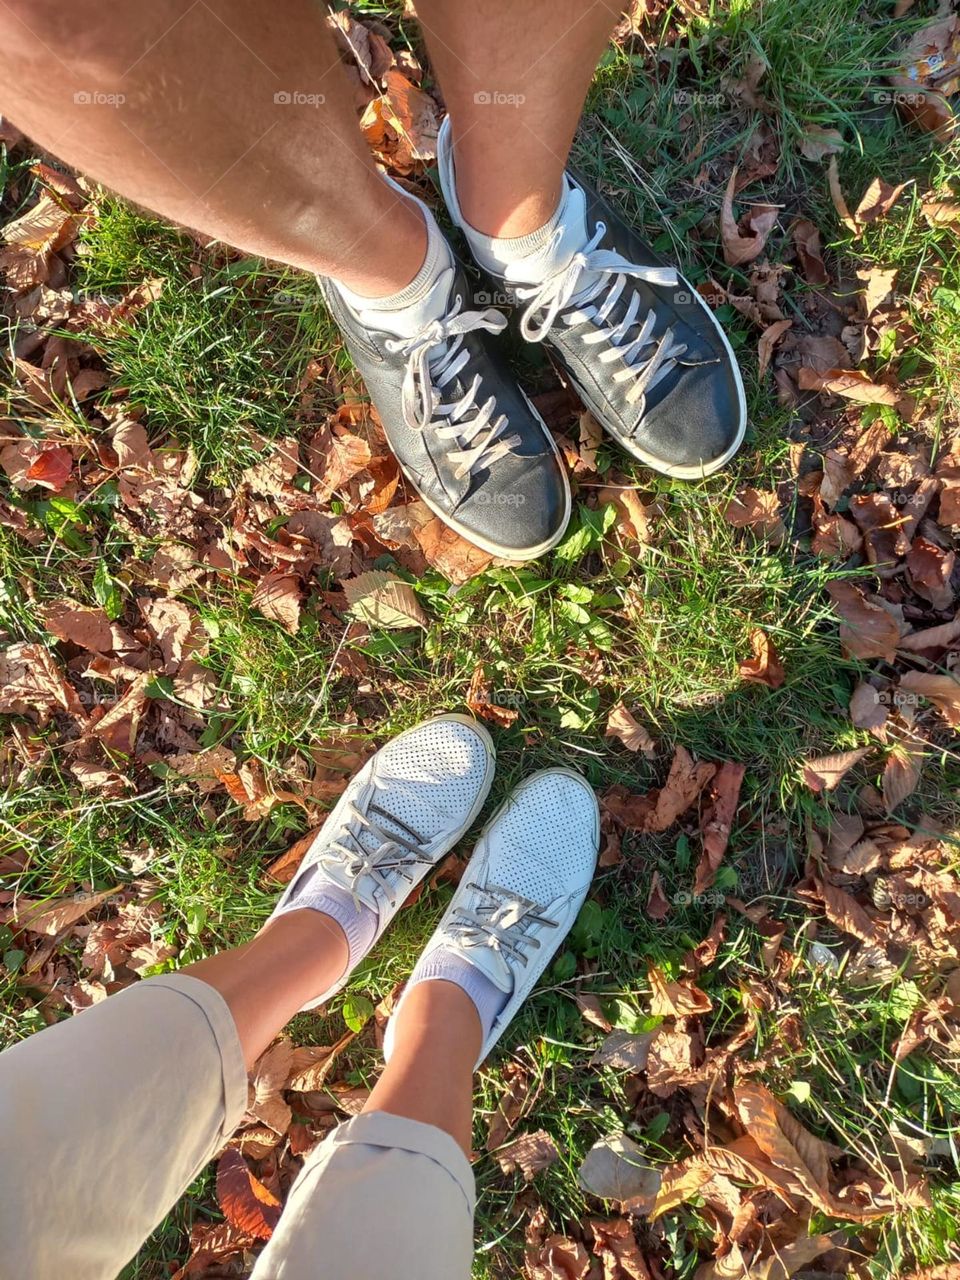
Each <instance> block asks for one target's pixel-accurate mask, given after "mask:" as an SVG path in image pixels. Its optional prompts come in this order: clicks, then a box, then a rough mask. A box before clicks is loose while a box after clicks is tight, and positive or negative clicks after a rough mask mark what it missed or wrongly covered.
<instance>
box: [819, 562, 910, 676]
mask: <svg viewBox="0 0 960 1280" xmlns="http://www.w3.org/2000/svg"><path fill="white" fill-rule="evenodd" d="M827 593H828V595H829V596H830V598H831V599H832V600H833V604H834V608H835V609H836V611H837V613H838V614H839V615H840V618H841V620H842V621H841V625H840V643H841V644H842V645H843V648H844V650H845V651H846V652H847V653H848V654H850V655H851V656H852V657H854V658H883V659H884V660H885V661H886V662H893V660H894V658H895V656H896V652H897V646H898V644H899V642H900V624H899V623H898V622H897V619H896V618H895V617H894V616H893V614H892V613H890V612H889V611H888V610H887V609H885V608H883V606H882V605H880V604H876V603H874V602H873V601H871V600H868V599H867V597H866V596H865V595H864V594H863V592H862V591H861V590H860V589H859V588H858V587H856V586H854V584H853V583H852V582H842V581H841V582H829V583H827Z"/></svg>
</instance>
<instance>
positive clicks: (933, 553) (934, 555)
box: [907, 534, 957, 610]
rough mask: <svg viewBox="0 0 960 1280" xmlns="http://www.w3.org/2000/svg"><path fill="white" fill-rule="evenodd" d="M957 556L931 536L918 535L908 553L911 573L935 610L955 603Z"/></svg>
mask: <svg viewBox="0 0 960 1280" xmlns="http://www.w3.org/2000/svg"><path fill="white" fill-rule="evenodd" d="M956 562H957V557H956V554H955V553H954V552H953V551H948V550H945V549H944V548H943V547H938V546H937V544H936V543H935V542H931V541H930V540H929V539H928V538H924V537H922V536H920V535H919V534H918V535H917V537H916V538H914V540H913V544H912V546H911V547H910V550H909V551H908V553H907V573H908V574H909V577H910V584H911V586H912V587H913V589H914V591H916V593H917V595H919V596H922V597H923V598H924V600H927V601H929V602H930V604H931V605H932V606H933V607H934V609H938V610H946V609H949V608H950V606H951V605H952V604H953V602H954V598H955V596H954V590H953V587H952V586H951V579H952V577H953V571H954V568H955V567H956Z"/></svg>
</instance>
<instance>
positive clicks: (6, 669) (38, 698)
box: [0, 643, 86, 724]
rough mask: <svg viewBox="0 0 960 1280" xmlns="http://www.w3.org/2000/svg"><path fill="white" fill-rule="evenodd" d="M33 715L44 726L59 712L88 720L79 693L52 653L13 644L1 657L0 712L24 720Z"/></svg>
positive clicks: (42, 647) (42, 648) (25, 645)
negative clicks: (52, 715)
mask: <svg viewBox="0 0 960 1280" xmlns="http://www.w3.org/2000/svg"><path fill="white" fill-rule="evenodd" d="M31 711H32V712H35V713H36V715H37V717H38V719H39V721H40V723H41V724H46V722H47V720H48V719H49V718H50V716H51V714H53V713H55V712H58V711H65V712H67V714H68V715H70V716H73V717H74V719H76V720H79V721H81V722H84V721H85V720H86V713H85V712H84V709H83V705H82V704H81V702H80V699H79V698H78V697H77V694H76V691H75V690H74V688H73V686H72V685H70V684H69V683H68V682H67V680H66V678H65V676H64V675H63V672H62V671H61V670H60V668H59V667H58V666H57V664H56V662H55V661H54V659H53V655H52V654H51V653H50V651H49V649H47V648H45V647H44V646H43V645H42V644H24V643H19V644H12V645H10V647H9V648H8V649H5V650H4V651H3V652H2V653H0V712H2V713H3V714H6V715H14V716H22V715H27V714H28V713H29V712H31Z"/></svg>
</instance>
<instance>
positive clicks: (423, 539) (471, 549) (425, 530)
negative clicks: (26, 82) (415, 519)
mask: <svg viewBox="0 0 960 1280" xmlns="http://www.w3.org/2000/svg"><path fill="white" fill-rule="evenodd" d="M415 537H416V539H417V542H418V544H419V546H420V549H421V550H422V552H423V554H424V556H425V557H426V561H427V563H428V564H429V565H430V566H431V568H433V569H436V570H437V571H438V572H439V573H442V574H443V576H444V577H445V578H446V579H447V581H448V582H452V583H454V584H455V585H456V586H459V585H460V584H461V583H464V582H469V580H470V579H471V578H475V577H476V576H477V574H478V573H483V572H484V571H485V570H486V569H489V567H490V565H491V564H492V563H493V556H492V555H491V554H490V552H489V551H483V550H482V549H481V548H480V547H475V546H474V545H473V543H472V542H468V541H467V540H466V538H462V537H461V536H460V534H459V533H457V531H456V530H455V529H451V528H450V526H449V525H447V524H444V522H443V521H442V520H441V519H439V517H434V518H433V519H432V520H430V521H428V522H427V523H426V524H424V525H422V526H420V527H419V528H417V529H416V530H415Z"/></svg>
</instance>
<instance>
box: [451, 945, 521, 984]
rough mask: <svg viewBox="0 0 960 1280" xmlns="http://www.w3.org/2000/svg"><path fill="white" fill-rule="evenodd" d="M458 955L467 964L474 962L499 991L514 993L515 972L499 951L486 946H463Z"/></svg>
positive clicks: (474, 965) (476, 967) (475, 966)
mask: <svg viewBox="0 0 960 1280" xmlns="http://www.w3.org/2000/svg"><path fill="white" fill-rule="evenodd" d="M457 955H458V956H459V957H460V959H461V960H465V961H466V962H467V964H472V965H473V967H474V968H475V969H478V970H479V971H480V973H482V974H483V975H484V977H485V978H489V980H490V981H491V982H492V983H493V985H494V986H495V987H496V988H497V989H498V990H499V991H502V992H504V994H505V995H508V996H509V995H512V994H513V974H512V973H511V971H510V966H509V965H508V964H507V963H506V961H505V960H504V959H503V957H502V956H501V955H500V953H499V952H498V951H494V949H493V948H492V947H485V946H475V947H464V946H461V947H460V948H459V949H458V950H457Z"/></svg>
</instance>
